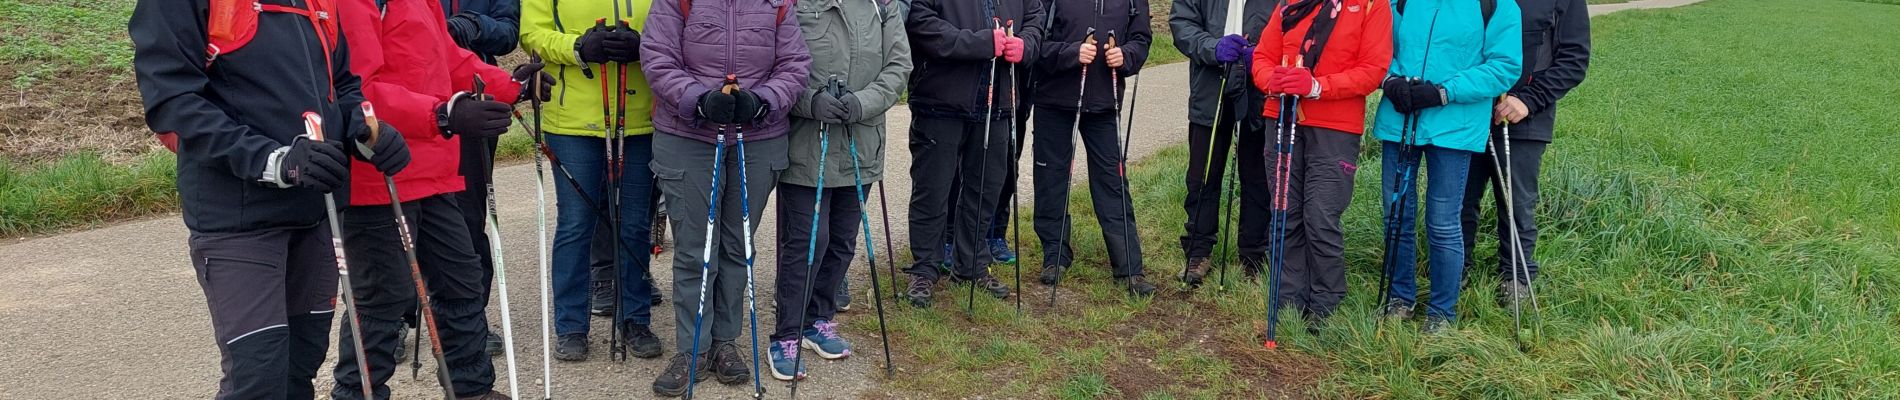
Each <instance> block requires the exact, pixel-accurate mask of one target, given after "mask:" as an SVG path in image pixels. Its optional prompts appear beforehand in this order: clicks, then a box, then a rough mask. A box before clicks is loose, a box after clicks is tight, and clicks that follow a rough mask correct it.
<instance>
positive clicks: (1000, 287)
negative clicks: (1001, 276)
mask: <svg viewBox="0 0 1900 400" xmlns="http://www.w3.org/2000/svg"><path fill="white" fill-rule="evenodd" d="M975 284H976V288H977V289H982V290H983V291H984V292H988V293H989V294H990V296H991V297H995V298H998V299H1007V298H1009V285H1004V284H1003V282H1002V281H998V280H996V275H992V274H990V273H988V272H984V273H983V276H980V277H977V278H976V282H975Z"/></svg>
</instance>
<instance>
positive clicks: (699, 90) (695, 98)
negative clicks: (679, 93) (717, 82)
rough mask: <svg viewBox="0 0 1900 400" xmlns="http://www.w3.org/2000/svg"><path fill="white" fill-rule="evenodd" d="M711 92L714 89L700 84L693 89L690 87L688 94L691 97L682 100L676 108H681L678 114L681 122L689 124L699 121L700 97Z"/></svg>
mask: <svg viewBox="0 0 1900 400" xmlns="http://www.w3.org/2000/svg"><path fill="white" fill-rule="evenodd" d="M710 91H712V89H709V88H707V87H706V86H705V85H701V84H698V83H694V84H693V85H692V86H691V87H688V88H687V90H686V93H690V95H688V96H686V97H682V98H680V100H679V103H678V105H677V106H676V107H677V108H679V112H678V114H679V118H680V120H682V121H687V122H694V121H698V120H699V118H698V115H699V97H700V96H705V95H706V92H710Z"/></svg>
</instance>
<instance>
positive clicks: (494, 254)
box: [473, 75, 521, 398]
mask: <svg viewBox="0 0 1900 400" xmlns="http://www.w3.org/2000/svg"><path fill="white" fill-rule="evenodd" d="M487 88H488V84H487V83H486V82H482V77H481V76H480V75H477V76H475V86H474V91H473V93H474V94H475V96H476V97H477V98H480V99H483V100H486V99H488V98H489V97H488V95H486V94H483V92H484V91H486V89H487ZM484 161H486V160H484ZM488 162H490V163H492V161H488ZM482 167H483V169H485V170H493V169H494V165H493V164H489V165H483V166H482ZM486 190H487V193H486V194H487V196H488V197H487V199H488V204H487V207H488V208H487V210H486V213H487V216H486V217H487V218H486V220H487V221H486V222H487V225H488V227H487V229H486V230H487V232H488V243H489V246H488V251H489V253H490V258H491V259H493V260H494V264H495V288H496V289H497V290H495V292H496V293H498V295H499V296H500V297H501V340H502V346H501V347H502V353H503V357H504V358H506V359H507V361H508V392H509V397H510V398H516V397H520V396H521V393H520V392H521V389H520V386H521V380H520V378H519V372H518V371H519V369H516V368H515V328H514V326H515V325H514V319H513V318H511V316H510V309H511V308H513V307H511V306H509V302H508V268H507V266H506V265H507V263H506V262H504V261H502V250H501V247H502V246H501V217H500V213H499V212H497V210H496V207H495V181H494V179H489V181H488V182H487V184H486Z"/></svg>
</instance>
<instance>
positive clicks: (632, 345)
mask: <svg viewBox="0 0 1900 400" xmlns="http://www.w3.org/2000/svg"><path fill="white" fill-rule="evenodd" d="M620 341H621V343H625V344H626V345H627V354H630V355H633V356H634V357H639V358H658V357H659V356H660V337H659V336H654V335H653V329H651V328H650V327H648V326H646V325H641V324H636V323H634V322H633V321H632V320H628V321H622V322H621V323H620Z"/></svg>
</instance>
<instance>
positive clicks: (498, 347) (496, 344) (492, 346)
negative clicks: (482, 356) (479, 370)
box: [488, 327, 508, 357]
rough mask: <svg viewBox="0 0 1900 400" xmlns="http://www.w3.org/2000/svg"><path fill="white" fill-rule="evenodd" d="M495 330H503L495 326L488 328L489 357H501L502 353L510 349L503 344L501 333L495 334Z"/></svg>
mask: <svg viewBox="0 0 1900 400" xmlns="http://www.w3.org/2000/svg"><path fill="white" fill-rule="evenodd" d="M495 332H501V330H500V329H496V328H494V327H489V328H488V356H489V357H500V356H501V355H503V354H506V353H507V351H508V349H506V348H504V346H503V343H502V341H501V335H498V334H495Z"/></svg>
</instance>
